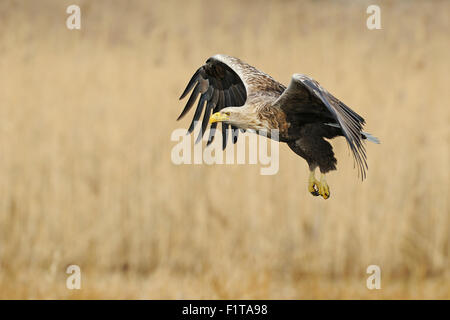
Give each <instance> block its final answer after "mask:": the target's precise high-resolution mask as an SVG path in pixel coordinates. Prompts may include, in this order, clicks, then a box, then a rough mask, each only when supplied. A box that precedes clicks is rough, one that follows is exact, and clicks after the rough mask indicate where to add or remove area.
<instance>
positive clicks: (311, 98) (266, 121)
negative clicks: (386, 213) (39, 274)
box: [177, 54, 379, 199]
mask: <svg viewBox="0 0 450 320" xmlns="http://www.w3.org/2000/svg"><path fill="white" fill-rule="evenodd" d="M191 91H192V94H191V96H190V97H189V100H188V101H187V104H186V106H185V107H184V109H183V111H182V112H181V114H180V116H179V117H178V119H177V120H180V119H181V118H182V117H183V116H184V115H186V113H187V112H188V111H189V110H190V109H191V108H192V106H193V105H194V102H195V101H196V100H197V97H198V96H199V95H200V99H199V101H198V105H197V109H196V110H195V113H194V117H193V119H192V123H191V125H190V127H189V129H188V133H191V132H192V131H193V130H194V127H195V124H196V123H197V122H198V120H199V119H200V116H201V114H202V112H203V111H204V112H203V119H202V122H201V123H202V125H201V132H200V134H199V136H198V137H197V142H198V141H200V140H201V139H202V137H203V134H204V132H205V130H206V128H207V126H208V122H209V123H210V124H211V130H210V133H209V139H208V142H207V145H209V144H210V143H211V142H212V141H213V139H214V134H215V131H216V130H215V129H216V127H217V123H218V122H221V123H222V137H223V138H222V144H223V148H224V149H225V147H226V145H227V139H228V129H229V128H230V127H231V129H232V134H233V142H234V143H236V141H237V137H238V133H239V130H241V131H245V130H247V129H252V130H254V131H255V132H257V133H261V132H265V135H269V137H270V132H271V130H274V129H275V130H278V138H279V141H281V142H286V143H287V144H288V146H289V148H291V150H292V151H294V152H295V153H296V154H297V155H299V156H301V157H302V158H304V159H305V160H306V161H307V162H308V165H309V170H310V175H309V180H308V190H309V192H311V194H312V195H314V196H318V195H321V196H322V197H323V198H324V199H328V198H329V196H330V189H329V186H328V184H327V182H326V179H325V174H326V173H327V172H329V171H331V170H336V163H337V161H336V158H335V157H334V153H333V148H332V146H331V144H330V143H329V142H328V141H326V140H325V139H324V138H327V139H332V138H335V137H338V136H344V137H345V139H346V140H347V143H348V145H349V147H350V150H351V151H352V153H353V156H354V158H355V163H356V166H357V168H358V175H359V176H360V177H361V178H362V179H363V180H364V178H365V177H366V170H367V169H368V167H367V161H366V158H367V157H366V151H365V147H364V144H363V141H364V140H365V139H367V140H369V141H372V142H375V143H379V141H378V139H377V138H375V137H373V136H372V135H370V134H368V133H365V132H363V131H362V129H363V125H364V123H365V121H364V119H363V118H362V117H361V116H360V115H358V114H357V113H356V112H354V111H353V110H352V109H350V108H349V107H348V106H346V105H345V104H344V103H343V102H341V101H340V100H339V99H337V98H336V97H334V96H333V95H332V94H330V93H329V92H328V91H327V90H325V89H324V88H323V87H322V86H321V85H320V84H319V83H318V82H317V81H315V80H313V79H312V78H310V77H308V76H306V75H303V74H294V75H293V76H292V79H291V83H290V84H289V86H288V87H287V88H286V87H285V86H284V85H282V84H281V83H279V82H277V81H275V80H274V79H273V78H272V77H271V76H269V75H267V74H265V73H264V72H261V71H259V70H258V69H256V68H254V67H252V66H250V65H248V64H247V63H245V62H243V61H241V60H240V59H238V58H235V57H231V56H227V55H223V54H218V55H215V56H213V57H211V58H209V59H208V60H207V61H206V63H205V64H204V65H203V66H201V67H200V68H199V69H198V70H197V71H196V72H195V73H194V75H193V76H192V78H191V80H190V81H189V83H188V85H187V87H186V89H185V90H184V92H183V93H182V95H181V97H180V100H181V99H183V98H184V97H185V96H186V95H187V94H188V93H189V92H191ZM211 113H212V115H211ZM317 167H319V169H320V172H321V178H320V180H316V178H315V170H316V168H317Z"/></svg>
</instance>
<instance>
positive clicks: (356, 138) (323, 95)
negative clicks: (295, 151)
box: [274, 74, 368, 179]
mask: <svg viewBox="0 0 450 320" xmlns="http://www.w3.org/2000/svg"><path fill="white" fill-rule="evenodd" d="M274 106H278V107H280V108H281V109H282V110H283V111H284V112H285V113H286V115H287V116H288V118H290V119H291V121H298V122H299V123H308V122H323V123H326V122H333V123H337V124H339V126H340V128H341V130H342V134H343V135H344V137H345V139H346V140H347V143H348V145H349V147H350V150H351V151H352V153H353V156H354V158H355V162H356V164H357V166H358V175H359V176H360V177H361V178H362V179H364V178H365V177H366V170H367V168H368V166H367V156H366V150H365V147H364V144H363V140H362V135H361V133H362V128H363V126H364V123H365V122H364V119H363V118H362V117H361V116H360V115H358V114H357V113H356V112H354V111H353V110H352V109H350V108H349V107H348V106H346V105H345V104H344V103H343V102H341V101H340V100H339V99H337V98H336V97H334V96H333V95H332V94H330V93H329V92H328V91H326V90H325V89H324V88H323V87H322V86H321V85H320V84H319V83H318V82H317V81H315V80H313V79H311V78H309V77H308V76H305V75H301V74H294V76H293V77H292V80H291V83H290V84H289V87H288V88H287V89H286V90H285V91H284V92H283V94H282V95H281V96H280V97H279V98H278V99H277V101H275V103H274Z"/></svg>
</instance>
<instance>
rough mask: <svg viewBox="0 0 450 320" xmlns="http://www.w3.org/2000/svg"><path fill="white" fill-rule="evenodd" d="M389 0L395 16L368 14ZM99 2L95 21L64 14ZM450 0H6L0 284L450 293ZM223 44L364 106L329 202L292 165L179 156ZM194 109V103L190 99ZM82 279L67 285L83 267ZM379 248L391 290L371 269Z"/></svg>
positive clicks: (147, 293)
mask: <svg viewBox="0 0 450 320" xmlns="http://www.w3.org/2000/svg"><path fill="white" fill-rule="evenodd" d="M375 2H376V3H377V4H379V5H380V6H381V10H382V15H381V17H382V27H383V29H382V30H377V31H369V30H368V29H367V28H366V18H367V16H368V15H367V14H366V8H367V6H368V5H369V4H372V3H375ZM73 3H77V4H79V5H80V6H81V10H82V29H81V31H70V30H68V29H67V28H66V27H65V20H66V17H67V16H68V15H67V14H66V13H65V10H66V7H67V6H68V5H70V4H73ZM448 12H450V3H449V2H448V1H428V2H424V1H395V2H394V1H388V2H386V1H382V2H380V1H333V2H331V1H277V2H276V1H264V2H261V1H222V2H217V1H189V2H187V1H186V2H181V1H154V2H148V1H127V2H124V1H2V2H1V4H0V132H1V133H0V298H295V299H303V298H369V299H370V298H446V299H448V298H450V268H449V262H450V260H449V259H450V255H449V250H450V245H449V242H450V238H449V229H450V227H449V225H450V218H449V170H448V165H449V120H450V119H449V104H448V101H449V100H450V90H449V89H448V85H449V81H450V75H449V72H448V70H450V65H449V62H448V58H449V52H450V41H449V38H448V32H449V30H450V23H449V17H448ZM215 53H227V54H231V55H235V56H238V57H241V58H242V59H244V60H245V61H248V62H249V63H251V64H253V65H255V66H256V67H258V68H260V69H261V70H263V71H265V72H267V73H269V74H271V75H272V76H273V77H274V78H275V79H278V80H279V81H281V82H283V83H285V84H287V83H288V82H289V80H290V77H291V75H292V74H293V73H295V72H299V73H305V74H308V75H310V76H312V77H314V78H315V79H317V80H318V81H320V82H321V84H322V85H324V86H325V87H326V88H327V89H329V90H330V91H331V92H332V93H334V94H336V95H337V97H339V98H341V99H342V100H343V101H344V102H345V103H347V104H348V105H349V106H351V107H352V108H353V109H354V110H356V111H357V112H359V113H360V114H362V115H363V116H364V117H365V118H366V120H367V123H368V124H367V127H366V129H367V131H369V132H371V133H373V134H375V135H376V136H378V137H379V138H380V139H381V141H382V144H381V145H373V144H370V145H368V147H367V148H368V154H369V166H370V169H369V174H368V179H367V180H366V181H364V182H363V183H362V182H361V181H359V180H358V179H357V176H356V170H354V169H353V161H352V158H351V157H350V155H349V152H348V150H347V146H346V144H345V141H344V140H343V139H338V140H335V141H334V142H333V144H334V146H335V151H336V153H337V157H338V160H339V170H338V171H337V172H334V173H332V174H331V175H330V176H329V179H328V182H329V183H330V186H331V192H332V196H331V198H330V199H329V200H327V201H324V200H322V199H319V198H314V197H312V196H311V195H310V194H309V193H308V192H307V189H306V181H307V176H308V170H307V166H306V163H305V162H304V160H302V159H301V158H299V157H297V156H296V155H294V153H292V152H291V151H290V150H289V149H288V148H287V146H285V145H283V146H281V149H280V158H281V160H280V161H281V163H280V171H279V173H278V174H277V175H274V176H261V175H259V167H258V166H255V165H253V166H237V165H236V166H220V165H218V166H207V165H202V166H199V165H197V166H193V165H191V166H189V165H183V166H176V165H174V164H172V163H171V161H170V151H171V148H172V147H173V146H174V145H175V143H174V142H171V141H170V134H171V132H172V130H174V129H176V128H180V127H182V128H186V127H187V126H188V124H189V121H190V119H184V120H183V121H181V122H176V121H175V119H176V117H177V116H178V114H179V112H180V111H181V109H182V107H183V106H184V103H183V102H179V101H178V97H179V94H180V93H181V91H182V89H184V86H185V84H186V82H187V81H188V80H189V78H190V76H191V75H192V73H193V72H194V71H195V69H196V68H197V67H198V66H200V65H201V64H202V63H203V62H204V61H205V60H206V58H208V57H209V56H211V55H213V54H215ZM188 118H190V117H188ZM70 264H77V265H79V266H80V267H81V270H82V289H81V290H80V291H76V290H75V291H70V290H68V289H66V287H65V281H66V277H67V275H66V274H65V270H66V267H67V266H68V265H70ZM370 264H377V265H379V266H380V267H381V270H382V284H381V285H382V289H381V290H374V291H369V290H368V289H367V288H366V278H367V277H368V275H367V274H366V273H365V270H366V268H367V266H368V265H370Z"/></svg>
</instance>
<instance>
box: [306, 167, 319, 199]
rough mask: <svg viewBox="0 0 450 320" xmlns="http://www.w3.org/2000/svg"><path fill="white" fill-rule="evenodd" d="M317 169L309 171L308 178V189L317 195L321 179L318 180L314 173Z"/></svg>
mask: <svg viewBox="0 0 450 320" xmlns="http://www.w3.org/2000/svg"><path fill="white" fill-rule="evenodd" d="M314 171H315V169H313V170H311V171H310V173H309V180H308V191H309V192H311V194H312V195H313V196H315V197H317V196H318V195H319V185H320V184H319V181H317V180H316V176H315V174H314Z"/></svg>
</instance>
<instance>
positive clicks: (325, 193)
mask: <svg viewBox="0 0 450 320" xmlns="http://www.w3.org/2000/svg"><path fill="white" fill-rule="evenodd" d="M319 194H320V195H321V196H322V197H323V198H324V199H328V198H329V197H330V187H329V186H328V184H327V181H326V180H325V175H324V174H323V173H322V175H321V176H320V183H319Z"/></svg>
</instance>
